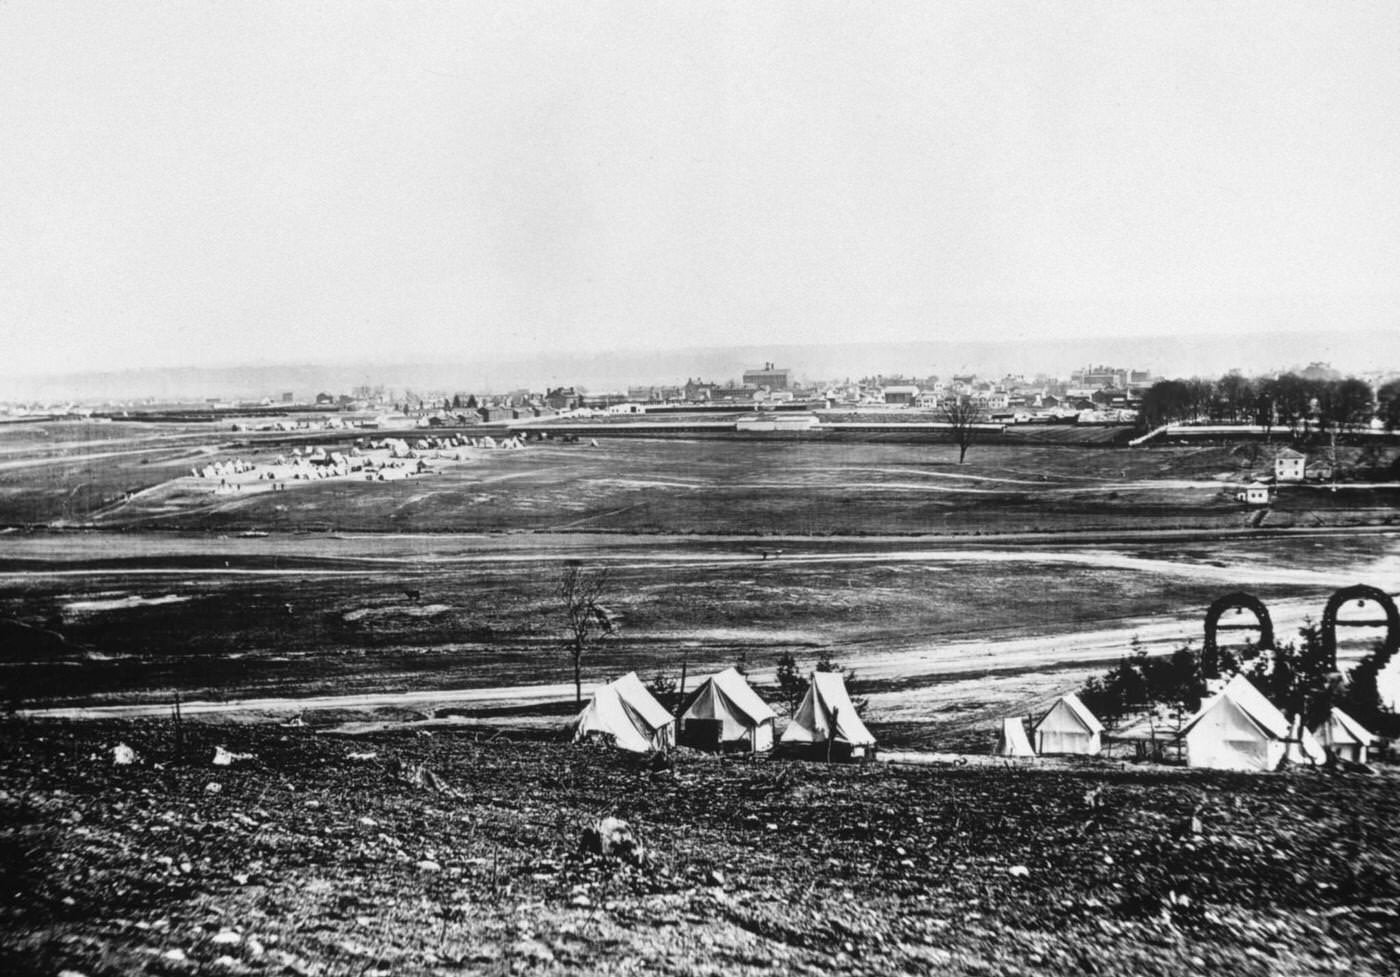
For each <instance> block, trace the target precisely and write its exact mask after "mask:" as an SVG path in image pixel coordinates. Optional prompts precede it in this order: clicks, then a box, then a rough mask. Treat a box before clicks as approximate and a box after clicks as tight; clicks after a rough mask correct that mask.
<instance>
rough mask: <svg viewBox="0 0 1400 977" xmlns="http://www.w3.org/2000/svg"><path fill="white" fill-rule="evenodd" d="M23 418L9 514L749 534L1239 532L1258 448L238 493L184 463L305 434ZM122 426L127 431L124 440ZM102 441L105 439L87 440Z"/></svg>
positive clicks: (921, 457) (691, 468) (772, 450)
mask: <svg viewBox="0 0 1400 977" xmlns="http://www.w3.org/2000/svg"><path fill="white" fill-rule="evenodd" d="M27 427H28V426H26V425H11V426H10V428H13V429H14V430H11V429H10V428H7V429H3V430H0V525H3V524H10V525H23V526H33V525H39V524H49V523H60V524H64V525H96V526H100V527H103V528H110V529H136V528H140V529H184V530H191V529H216V530H223V531H235V530H246V529H253V530H259V531H264V530H267V531H271V530H281V531H293V530H298V529H307V528H311V529H328V528H329V529H336V530H347V531H362V532H382V531H402V532H511V531H531V532H541V531H544V532H575V531H584V532H616V533H715V532H718V533H726V534H734V533H746V534H754V535H766V534H777V535H786V534H803V535H811V534H836V535H843V534H864V535H891V534H919V533H978V534H987V533H1001V532H1030V531H1043V532H1059V531H1077V530H1095V529H1118V530H1124V529H1135V528H1136V529H1161V528H1167V527H1194V528H1203V529H1233V528H1238V527H1240V526H1242V525H1243V524H1244V521H1245V519H1246V518H1247V516H1248V513H1247V512H1246V511H1245V510H1244V509H1243V508H1242V507H1241V506H1240V505H1239V504H1238V503H1237V502H1235V501H1234V497H1233V489H1234V485H1235V484H1237V483H1238V481H1239V480H1241V479H1243V478H1244V477H1246V476H1247V475H1248V474H1250V473H1251V472H1252V471H1254V470H1256V469H1255V468H1252V467H1251V465H1258V464H1260V463H1261V462H1259V460H1258V459H1256V458H1255V457H1254V455H1253V454H1252V453H1250V452H1239V453H1236V452H1232V451H1230V450H1229V449H1225V448H1219V447H1167V448H1156V449H1150V450H1131V449H1122V448H1090V447H1083V446H1078V447H1064V446H1059V445H1054V444H1044V443H1028V444H1023V445H1005V444H999V445H978V446H974V447H973V449H972V451H971V452H970V453H969V455H968V461H967V464H965V465H958V464H956V459H957V454H956V448H954V447H953V446H951V445H943V444H897V443H883V442H879V441H874V442H867V441H851V440H842V441H838V442H822V441H818V442H805V441H788V440H744V439H735V438H729V439H697V440H684V439H645V438H616V439H608V438H602V439H601V440H599V442H598V445H599V446H598V447H597V448H591V447H589V446H588V445H587V444H586V443H585V444H579V445H561V444H556V443H551V442H544V443H540V444H532V445H531V447H530V448H529V449H527V450H526V451H522V452H499V451H496V452H493V451H467V452H465V453H464V458H465V460H464V461H463V462H461V463H451V464H443V465H441V466H439V465H437V464H436V463H435V464H434V467H435V468H436V469H437V470H436V471H435V472H434V473H432V474H430V475H425V476H423V477H421V478H414V479H410V480H406V481H403V482H401V483H397V484H394V485H387V486H386V485H381V484H378V483H370V482H364V481H359V480H355V481H348V480H347V481H339V480H337V481H331V482H305V483H293V484H291V485H289V487H288V488H289V490H288V491H286V492H280V493H275V494H274V493H249V494H246V495H228V494H220V493H217V492H215V491H214V487H213V486H211V485H210V484H209V482H208V481H207V480H201V479H194V478H190V477H187V476H188V475H189V469H190V468H191V467H192V466H193V465H195V464H196V463H197V464H200V465H203V464H207V463H210V462H213V461H217V460H224V459H232V458H243V459H246V460H249V461H252V462H254V463H259V462H262V463H269V462H271V461H272V459H274V458H275V457H277V456H278V455H281V454H284V453H286V452H287V451H288V450H289V449H290V448H291V447H292V446H294V445H295V444H296V443H297V442H298V436H294V435H287V434H267V435H262V434H250V433H247V432H229V431H222V432H221V431H214V430H209V429H208V428H207V427H206V428H204V429H199V428H198V427H196V426H184V427H180V426H176V427H174V429H173V430H170V431H169V432H167V434H166V435H165V436H164V437H163V438H157V439H155V440H151V430H150V427H149V426H139V425H80V424H74V425H70V426H68V427H66V428H65V427H64V426H63V425H55V424H50V425H46V426H44V427H43V428H42V430H44V431H48V430H49V429H51V428H58V429H61V430H62V431H63V433H65V434H67V435H69V438H68V444H69V445H70V446H69V447H64V448H63V449H62V451H63V453H62V454H59V453H58V449H57V447H56V446H55V445H52V444H47V443H46V442H43V441H42V440H36V439H35V438H33V437H32V433H33V432H32V431H29V432H26V431H25V429H26V428H27ZM113 428H119V429H125V428H132V429H133V430H131V431H129V432H128V433H129V438H128V439H127V440H122V439H118V438H113V437H112V434H113V432H112V430H111V429H113ZM96 432H100V434H98V433H96ZM359 433H360V434H362V435H363V434H366V433H367V432H359ZM26 434H28V435H31V436H28V437H26V436H25V435H26ZM98 437H106V438H107V439H108V440H109V441H110V442H111V447H104V446H93V445H92V444H90V443H89V442H91V441H94V440H96V439H97V438H98ZM313 440H314V443H315V444H317V445H320V446H322V447H325V448H326V449H327V450H330V449H332V448H334V447H337V446H339V447H348V445H349V444H350V443H351V440H352V437H350V436H349V435H344V434H341V433H339V432H315V434H314V436H313V435H306V436H304V437H301V441H302V442H304V443H307V444H310V443H313ZM104 443H105V442H104ZM71 445H77V446H76V447H73V446H71ZM6 449H9V452H8V453H4V452H5V450H6ZM128 495H130V496H132V497H131V498H130V500H129V501H128V500H126V496H128ZM1397 501H1400V486H1397V485H1385V484H1383V485H1361V484H1358V485H1345V486H1341V487H1340V488H1339V490H1338V491H1336V492H1332V491H1329V490H1327V489H1323V488H1318V487H1311V486H1298V487H1294V488H1290V489H1288V490H1287V491H1285V492H1284V493H1283V494H1282V495H1281V497H1280V499H1279V501H1278V502H1277V503H1276V504H1275V506H1274V511H1273V512H1272V513H1271V514H1270V515H1269V517H1268V518H1267V519H1266V522H1265V524H1266V525H1270V526H1290V525H1307V526H1311V525H1359V524H1377V523H1384V522H1385V521H1386V520H1389V519H1392V518H1393V516H1394V514H1395V505H1396V503H1397Z"/></svg>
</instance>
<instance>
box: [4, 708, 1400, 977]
mask: <svg viewBox="0 0 1400 977" xmlns="http://www.w3.org/2000/svg"><path fill="white" fill-rule="evenodd" d="M119 743H123V744H127V745H129V746H131V747H132V748H134V749H135V751H136V753H137V754H138V757H139V760H138V762H137V763H135V764H133V765H131V766H123V767H119V766H114V765H113V762H112V757H113V752H112V751H113V748H114V747H115V746H116V745H117V744H119ZM215 746H223V747H226V748H227V749H229V750H230V751H233V752H234V753H238V754H246V755H247V756H248V757H249V758H248V759H246V760H241V761H238V762H236V763H235V764H234V765H232V766H227V767H216V766H213V765H212V764H211V762H210V761H211V758H212V756H213V755H214V748H215ZM420 765H421V767H422V768H423V771H422V772H420V771H419V768H420ZM429 775H431V776H429ZM1396 797H1397V784H1396V781H1395V779H1394V778H1393V777H1390V776H1380V777H1360V776H1356V775H1350V774H1327V773H1322V772H1299V773H1293V774H1269V775H1252V776H1250V775H1228V774H1218V773H1209V772H1190V771H1164V770H1162V769H1161V768H1157V769H1156V770H1155V771H1153V770H1136V769H1132V768H1124V767H1121V766H1119V765H1115V764H1102V763H1100V764H1086V765H1084V766H1083V767H1082V768H1080V769H1069V768H1065V767H1060V768H1057V769H1046V770H1035V769H1022V768H1018V769H1013V770H1008V769H1003V768H1000V767H964V768H956V767H917V768H916V767H889V766H885V765H882V764H874V765H869V766H864V767H840V766H835V767H832V766H826V765H822V764H808V763H800V762H792V761H783V760H778V759H770V760H764V761H759V762H748V761H744V760H737V759H721V758H715V757H707V756H702V755H698V754H693V753H690V752H688V751H683V752H681V753H680V755H679V756H678V758H677V763H676V765H675V767H674V769H665V770H661V771H656V770H653V769H652V767H651V766H650V765H649V764H648V763H646V762H644V761H638V760H634V759H631V758H628V757H624V756H619V755H617V754H615V753H612V752H610V751H607V750H604V749H598V748H590V747H574V746H567V745H559V744H553V743H548V742H530V741H524V740H518V739H515V740H513V739H510V738H503V737H500V736H498V735H491V734H489V733H479V734H475V735H474V734H471V733H457V734H453V735H448V734H442V733H439V734H437V735H417V736H395V735H383V736H379V737H377V738H370V739H365V738H357V739H354V740H349V741H347V740H340V739H336V738H333V737H329V736H325V735H321V734H318V733H317V732H316V731H315V730H314V729H313V728H310V727H300V728H282V727H277V726H206V725H202V724H185V725H184V726H183V727H181V728H178V729H177V727H174V726H173V725H172V724H170V723H169V722H145V723H100V724H97V723H94V724H82V725H78V726H74V725H71V724H52V723H18V724H16V723H11V724H10V725H9V727H8V728H7V729H6V730H5V735H4V736H3V738H0V810H2V811H3V814H4V816H3V818H0V858H3V865H4V869H5V873H4V875H5V878H6V880H7V881H6V885H5V887H4V888H3V891H0V968H3V970H4V972H5V973H8V974H15V975H28V974H36V975H37V974H44V975H53V974H59V973H66V972H73V973H82V974H87V975H92V977H96V975H108V974H113V975H115V974H153V975H182V974H194V973H217V974H297V975H315V977H335V975H370V974H376V975H388V974H408V975H416V974H459V973H481V974H521V973H540V974H551V973H553V974H595V973H609V974H677V975H701V974H759V973H810V974H826V975H856V974H871V975H885V974H890V973H913V972H934V971H936V972H939V973H949V974H960V975H961V974H969V975H970V974H990V975H1011V974H1028V973H1088V974H1099V975H1119V974H1121V975H1142V974H1230V975H1259V977H1263V975H1295V974H1296V975H1302V974H1320V973H1349V974H1359V975H1369V974H1377V975H1379V974H1389V973H1393V972H1394V970H1393V967H1394V961H1395V959H1396V954H1397V953H1400V860H1398V859H1400V856H1397V852H1400V835H1398V834H1397V831H1400V828H1397V823H1396V820H1395V818H1394V817H1393V816H1392V814H1393V811H1394V805H1395V801H1396ZM605 814H611V815H616V816H620V817H622V818H625V819H626V820H627V821H628V823H629V824H630V825H631V826H632V827H633V828H634V829H635V831H636V832H637V834H638V835H639V837H640V838H641V840H642V842H643V843H644V845H645V848H646V855H645V857H644V858H643V859H642V860H640V862H638V863H636V864H632V863H629V862H623V861H618V860H614V859H609V858H603V857H601V856H598V855H593V854H589V853H588V852H587V851H585V850H583V849H582V848H581V846H580V839H581V835H582V832H583V829H584V828H585V827H586V826H587V825H588V824H590V823H592V822H593V821H594V820H595V819H596V818H597V817H599V816H600V815H605ZM1193 815H1194V816H1195V818H1196V821H1195V823H1194V824H1193V821H1192V818H1193ZM1359 826H1360V827H1359ZM1193 829H1198V830H1193Z"/></svg>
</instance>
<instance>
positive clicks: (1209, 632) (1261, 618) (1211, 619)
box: [1205, 591, 1274, 658]
mask: <svg viewBox="0 0 1400 977" xmlns="http://www.w3.org/2000/svg"><path fill="white" fill-rule="evenodd" d="M1234 608H1239V609H1240V610H1244V611H1249V612H1251V613H1252V614H1253V615H1254V621H1255V623H1253V624H1221V623H1220V618H1221V617H1223V616H1224V614H1225V612H1226V611H1228V610H1232V609H1234ZM1246 630H1247V631H1258V632H1259V642H1258V644H1257V645H1256V646H1255V647H1257V648H1272V647H1273V646H1274V622H1273V618H1271V617H1269V609H1268V608H1267V607H1265V606H1264V602H1263V601H1262V600H1260V599H1259V598H1258V597H1255V596H1254V595H1253V594H1246V593H1244V592H1243V591H1236V592H1235V593H1233V594H1226V595H1225V596H1224V597H1221V598H1220V599H1219V600H1217V601H1216V602H1215V603H1214V604H1211V605H1210V608H1209V609H1208V610H1207V611H1206V641H1205V651H1206V654H1207V655H1209V656H1211V657H1212V658H1213V657H1214V656H1215V654H1216V652H1217V651H1218V650H1219V649H1218V648H1217V643H1216V635H1217V634H1218V633H1219V632H1220V631H1246Z"/></svg>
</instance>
